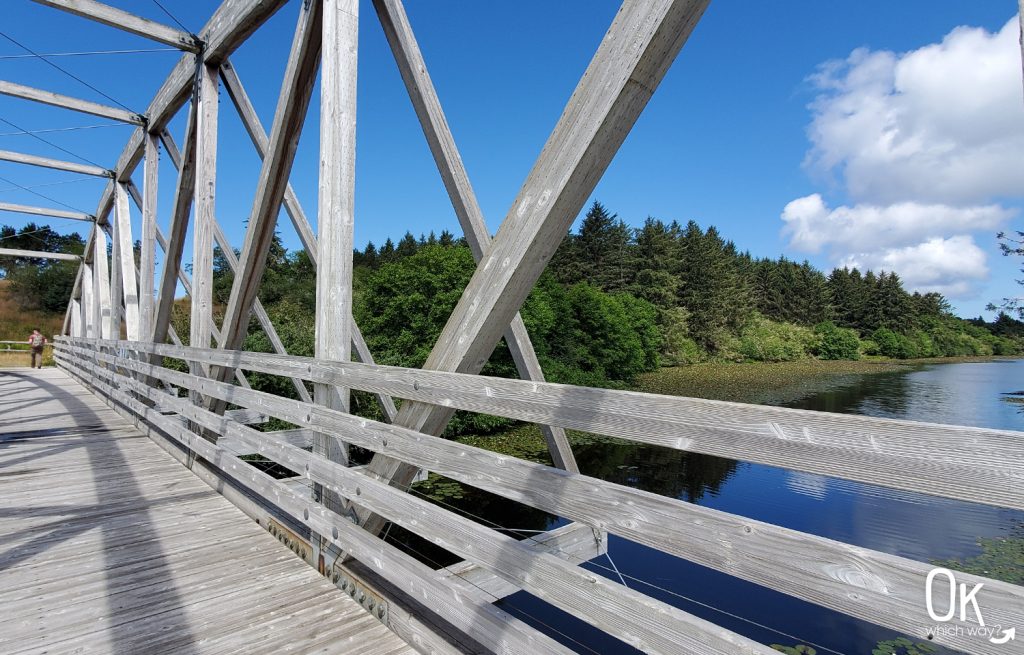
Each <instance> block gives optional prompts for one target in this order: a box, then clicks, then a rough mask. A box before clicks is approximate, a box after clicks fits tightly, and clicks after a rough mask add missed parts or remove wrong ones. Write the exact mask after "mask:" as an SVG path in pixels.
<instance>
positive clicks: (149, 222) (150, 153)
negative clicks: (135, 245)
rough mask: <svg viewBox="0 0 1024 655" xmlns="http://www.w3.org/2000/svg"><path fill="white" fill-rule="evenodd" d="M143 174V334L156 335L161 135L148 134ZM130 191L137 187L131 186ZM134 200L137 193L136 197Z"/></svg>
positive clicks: (140, 298) (141, 323)
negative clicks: (154, 329) (157, 222)
mask: <svg viewBox="0 0 1024 655" xmlns="http://www.w3.org/2000/svg"><path fill="white" fill-rule="evenodd" d="M144 148H145V154H144V164H143V174H142V201H141V202H140V203H139V204H140V209H141V210H142V234H141V235H140V240H141V242H142V244H141V245H142V252H141V253H140V256H139V335H140V339H151V338H152V336H153V309H154V307H155V306H156V297H155V293H156V219H157V199H158V197H159V184H160V141H159V136H158V135H156V134H152V133H148V132H147V133H146V138H145V146H144ZM128 188H129V190H131V189H134V185H131V184H129V187H128ZM133 197H134V194H133Z"/></svg>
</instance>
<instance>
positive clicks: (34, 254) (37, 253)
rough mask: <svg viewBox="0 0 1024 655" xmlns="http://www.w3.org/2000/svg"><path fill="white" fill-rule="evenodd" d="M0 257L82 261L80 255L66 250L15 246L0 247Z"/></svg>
mask: <svg viewBox="0 0 1024 655" xmlns="http://www.w3.org/2000/svg"><path fill="white" fill-rule="evenodd" d="M0 257H28V258H31V259H59V260H62V261H68V262H79V261H82V257H81V256H80V255H71V254H68V253H66V252H44V251H41V250H18V249H16V248H0Z"/></svg>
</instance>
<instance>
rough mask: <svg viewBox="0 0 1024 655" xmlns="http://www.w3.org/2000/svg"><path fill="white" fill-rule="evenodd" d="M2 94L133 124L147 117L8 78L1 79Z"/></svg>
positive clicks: (139, 123)
mask: <svg viewBox="0 0 1024 655" xmlns="http://www.w3.org/2000/svg"><path fill="white" fill-rule="evenodd" d="M0 95H5V96H11V97H12V98H22V99H23V100H31V101H33V102H40V103H42V104H44V105H51V106H53V107H61V108H63V109H70V110H72V111H77V112H81V113H83V114H92V115H93V116H100V117H102V118H109V119H111V120H115V121H120V122H122V123H131V124H132V125H142V124H143V123H145V122H146V117H145V116H143V115H142V114H136V113H134V112H130V111H127V110H125V109H118V108H116V107H108V106H107V105H101V104H99V103H96V102H91V101H89V100H81V99H79V98H72V97H71V96H66V95H61V94H60V93H53V92H52V91H45V90H43V89H35V88H33V87H30V86H24V85H22V84H15V83H14V82H8V81H6V80H0Z"/></svg>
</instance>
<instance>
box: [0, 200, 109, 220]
mask: <svg viewBox="0 0 1024 655" xmlns="http://www.w3.org/2000/svg"><path fill="white" fill-rule="evenodd" d="M0 212H13V213H15V214H33V215H35V216H52V217H53V218H70V219H72V220H75V221H94V220H96V217H95V216H93V215H92V214H86V213H85V212H73V211H68V210H66V209H50V208H49V207H31V206H29V205H15V204H14V203H10V202H0Z"/></svg>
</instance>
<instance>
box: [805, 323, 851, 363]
mask: <svg viewBox="0 0 1024 655" xmlns="http://www.w3.org/2000/svg"><path fill="white" fill-rule="evenodd" d="M814 333H815V334H816V335H817V337H818V343H817V347H816V348H815V351H814V354H815V355H817V356H818V357H819V358H820V359H860V347H861V344H860V339H859V338H857V332H856V331H854V330H851V329H850V328H841V327H837V326H836V324H835V323H833V322H832V321H825V322H824V323H818V324H817V325H816V326H814Z"/></svg>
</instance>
